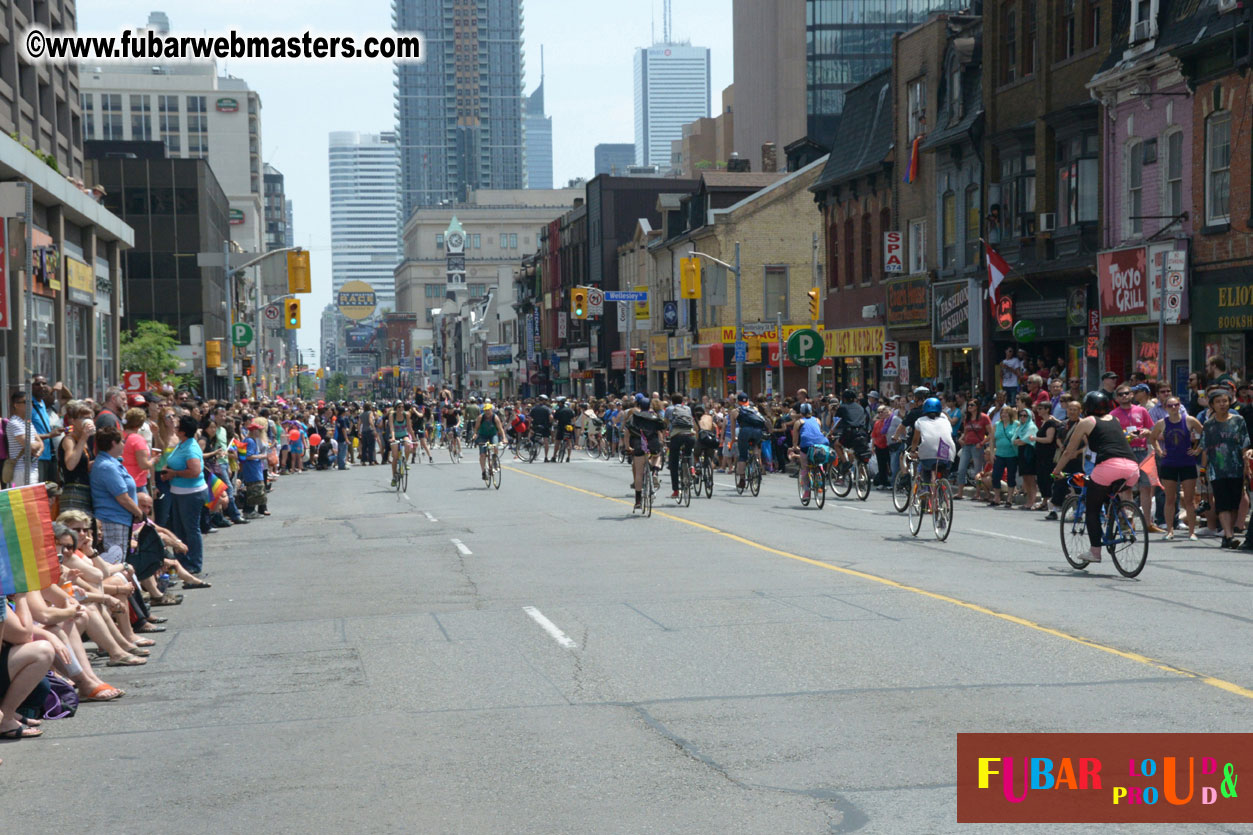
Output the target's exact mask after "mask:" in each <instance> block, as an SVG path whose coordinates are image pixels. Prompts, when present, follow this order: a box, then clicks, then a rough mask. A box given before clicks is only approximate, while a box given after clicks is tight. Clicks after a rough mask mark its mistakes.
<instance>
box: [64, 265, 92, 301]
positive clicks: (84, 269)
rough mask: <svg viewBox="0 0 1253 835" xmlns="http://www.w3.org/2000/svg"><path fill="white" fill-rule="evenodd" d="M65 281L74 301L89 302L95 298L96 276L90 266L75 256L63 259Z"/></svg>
mask: <svg viewBox="0 0 1253 835" xmlns="http://www.w3.org/2000/svg"><path fill="white" fill-rule="evenodd" d="M65 281H66V283H67V284H69V287H70V296H72V297H75V298H74V299H73V300H74V301H78V302H85V303H90V302H91V300H92V299H93V298H95V295H96V276H95V274H94V273H93V272H92V269H91V267H89V266H88V265H86V264H84V263H83V262H82V261H79V260H78V259H77V258H66V259H65Z"/></svg>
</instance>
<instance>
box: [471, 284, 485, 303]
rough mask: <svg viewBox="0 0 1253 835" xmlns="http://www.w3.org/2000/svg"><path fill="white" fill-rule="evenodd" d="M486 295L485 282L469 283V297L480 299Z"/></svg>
mask: <svg viewBox="0 0 1253 835" xmlns="http://www.w3.org/2000/svg"><path fill="white" fill-rule="evenodd" d="M486 295H487V285H486V284H471V285H470V298H472V299H481V298H483V297H484V296H486Z"/></svg>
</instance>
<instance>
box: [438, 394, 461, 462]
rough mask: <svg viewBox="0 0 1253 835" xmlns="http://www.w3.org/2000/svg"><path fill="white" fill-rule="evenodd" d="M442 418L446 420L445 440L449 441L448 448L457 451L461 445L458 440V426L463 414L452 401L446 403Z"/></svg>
mask: <svg viewBox="0 0 1253 835" xmlns="http://www.w3.org/2000/svg"><path fill="white" fill-rule="evenodd" d="M442 417H443V420H444V438H445V439H446V441H447V444H448V448H449V449H452V450H456V449H458V447H459V445H460V443H461V442H460V441H458V440H457V424H458V422H460V420H461V413H460V411H458V409H457V404H456V403H454V402H453V401H451V400H449V401H447V402H446V403H444V411H443V415H442Z"/></svg>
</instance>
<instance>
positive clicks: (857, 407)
mask: <svg viewBox="0 0 1253 835" xmlns="http://www.w3.org/2000/svg"><path fill="white" fill-rule="evenodd" d="M840 400H841V401H843V402H841V403H840V405H839V406H838V407H837V408H836V410H835V422H834V423H833V424H832V426H831V430H832V436H833V437H834V438H835V440H836V442H837V443H838V444H839V445H840V446H842V447H844V448H846V449H851V450H852V451H853V452H854V453H855V454H856V455H857V457H858V458H860V459H861V460H862V461H869V460H870V415H869V414H867V413H866V409H865V407H864V406H862V405H861V404H860V403H858V402H857V392H855V391H853V390H852V389H844V392H843V394H842V395H841V397H840Z"/></svg>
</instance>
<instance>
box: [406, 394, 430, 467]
mask: <svg viewBox="0 0 1253 835" xmlns="http://www.w3.org/2000/svg"><path fill="white" fill-rule="evenodd" d="M426 412H427V410H426V404H425V403H423V402H422V401H421V400H419V401H417V402H416V403H414V404H413V409H412V410H411V411H410V412H409V416H410V418H411V419H412V422H413V437H414V440H415V442H416V443H415V444H414V447H413V454H412V455H411V456H410V457H409V463H411V464H412V463H413V462H414V461H415V460H416V459H417V458H418V457H419V456H420V455H421V453H422V452H425V453H426V460H427V462H428V463H430V464H434V463H435V459H434V458H433V457H432V456H431V448H430V447H429V446H427V443H426V417H427V414H426ZM419 446H420V447H421V451H419Z"/></svg>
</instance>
